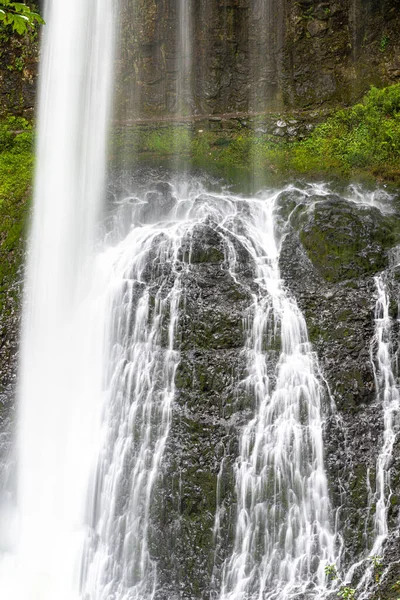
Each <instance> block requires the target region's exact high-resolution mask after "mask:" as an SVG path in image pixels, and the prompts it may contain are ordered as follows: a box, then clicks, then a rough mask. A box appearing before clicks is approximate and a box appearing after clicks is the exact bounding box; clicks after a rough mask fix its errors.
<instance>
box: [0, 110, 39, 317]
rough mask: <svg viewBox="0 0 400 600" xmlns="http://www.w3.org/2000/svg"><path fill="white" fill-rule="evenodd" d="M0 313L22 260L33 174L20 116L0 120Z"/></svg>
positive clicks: (29, 137) (29, 139) (27, 131)
mask: <svg viewBox="0 0 400 600" xmlns="http://www.w3.org/2000/svg"><path fill="white" fill-rule="evenodd" d="M0 142H1V148H2V151H1V152H0V312H2V311H3V309H4V308H5V298H6V296H7V294H8V293H9V290H10V288H11V287H12V284H13V283H14V281H15V278H16V274H17V271H18V269H19V267H20V265H21V262H22V255H23V252H22V244H21V240H22V239H23V237H24V232H25V228H26V225H27V217H28V212H29V190H30V185H31V181H32V176H33V164H34V158H33V133H32V129H31V126H30V125H29V123H28V122H27V121H25V120H24V119H16V118H14V117H12V118H9V119H7V120H6V121H3V122H1V123H0Z"/></svg>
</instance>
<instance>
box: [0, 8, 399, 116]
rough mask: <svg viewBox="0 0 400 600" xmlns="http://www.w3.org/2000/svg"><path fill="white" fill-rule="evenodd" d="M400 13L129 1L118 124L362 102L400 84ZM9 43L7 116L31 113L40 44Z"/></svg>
mask: <svg viewBox="0 0 400 600" xmlns="http://www.w3.org/2000/svg"><path fill="white" fill-rule="evenodd" d="M399 15H400V1H399V0H382V2H379V3H377V2H374V1H373V0H326V1H325V2H318V1H316V0H302V1H300V2H297V1H296V2H295V1H294V0H201V1H198V0H185V2H183V0H123V2H122V3H121V6H120V11H119V19H120V23H119V29H120V42H121V45H120V47H121V51H120V54H119V56H118V58H117V72H118V75H117V82H116V88H117V103H116V106H117V110H116V113H117V117H118V118H120V119H122V120H126V119H131V118H136V117H138V116H139V115H140V116H143V115H149V116H157V115H166V114H171V113H176V112H177V111H178V112H179V113H180V114H181V115H187V116H189V115H191V114H213V113H215V114H218V113H227V112H237V111H240V112H247V111H255V112H259V111H264V110H271V109H276V110H279V111H282V110H285V109H289V110H290V109H292V108H303V107H308V108H309V107H319V106H321V105H334V104H338V103H348V102H351V101H354V100H355V99H358V98H360V97H361V96H362V94H363V93H364V92H365V91H366V90H368V88H369V86H370V84H375V85H378V86H379V85H387V84H390V83H393V82H395V81H398V80H399V78H400V59H399V56H400V47H399V44H400V40H399V35H398V31H399V29H400V16H399ZM1 36H2V38H1V45H2V48H1V51H0V82H1V90H0V113H4V112H6V111H11V112H19V113H21V112H26V111H31V110H32V108H33V106H34V97H35V85H36V77H37V56H38V45H37V44H36V42H35V41H34V42H33V43H32V42H30V41H28V40H26V39H22V38H19V37H18V36H10V35H9V34H7V33H4V32H3V33H2V34H1ZM182 72H183V75H182ZM182 79H183V80H182ZM178 97H179V98H180V100H179V101H178Z"/></svg>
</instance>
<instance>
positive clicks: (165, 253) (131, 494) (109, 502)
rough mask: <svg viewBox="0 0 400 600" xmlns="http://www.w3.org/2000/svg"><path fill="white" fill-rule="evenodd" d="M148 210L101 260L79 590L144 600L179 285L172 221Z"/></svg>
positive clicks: (148, 592) (152, 580)
mask: <svg viewBox="0 0 400 600" xmlns="http://www.w3.org/2000/svg"><path fill="white" fill-rule="evenodd" d="M148 198H152V199H153V200H154V199H155V198H154V194H153V195H152V194H151V193H149V195H148ZM155 209H156V206H154V204H153V205H152V206H150V205H148V204H146V201H145V202H144V203H143V204H142V203H140V202H139V203H138V204H137V205H136V206H135V208H134V210H133V214H132V218H133V221H134V222H135V221H137V220H138V219H139V220H140V221H141V222H142V223H143V221H145V222H146V221H147V223H148V221H149V220H150V223H148V224H147V225H143V226H141V227H134V228H133V229H132V231H131V232H130V233H129V234H128V236H127V237H126V238H125V239H124V240H122V241H121V242H120V243H119V244H117V245H116V246H114V247H111V248H110V249H109V250H108V251H107V252H105V254H104V256H103V258H102V259H101V260H102V262H104V263H105V264H106V265H108V273H109V274H108V277H107V280H108V290H109V292H108V296H109V304H108V308H107V310H106V315H109V319H110V323H109V339H108V355H109V357H110V358H109V365H108V369H107V377H106V390H107V391H106V400H105V415H104V418H103V435H102V439H103V443H102V448H101V452H100V457H99V461H98V474H97V481H96V484H95V495H94V498H93V505H92V507H91V511H90V512H91V514H92V515H93V523H92V526H93V530H92V535H91V537H90V541H89V544H88V551H87V557H86V569H85V571H86V572H85V576H84V579H85V584H84V595H83V596H84V597H88V598H91V599H96V600H100V599H104V600H107V599H108V598H110V597H113V598H114V597H115V598H118V599H125V598H126V599H128V598H129V599H131V598H150V597H152V595H153V594H154V591H155V586H156V565H155V564H154V562H153V561H152V559H151V557H150V553H149V548H148V536H149V529H150V527H151V524H150V515H151V511H152V502H153V496H154V486H155V484H156V483H157V476H158V472H159V467H160V463H161V460H162V457H163V453H164V448H165V445H166V442H167V437H168V432H169V427H170V421H171V405H172V401H173V397H174V386H175V384H174V381H175V371H176V367H177V364H178V356H179V355H178V353H177V352H176V350H175V326H176V322H177V318H178V307H179V302H180V295H181V285H180V274H179V273H178V272H174V265H175V264H176V263H177V253H178V250H179V239H180V236H179V225H177V226H175V227H173V226H171V227H168V226H165V227H162V226H160V225H159V224H158V223H157V224H154V223H152V219H151V217H150V215H154V211H155ZM152 262H153V263H156V267H155V268H154V270H152V269H151V267H150V265H151V263H152ZM171 265H172V273H171V272H170V271H171ZM171 277H172V278H173V283H172V285H170V280H171ZM155 286H156V287H157V290H156V291H155V290H154V288H155ZM106 318H107V317H106Z"/></svg>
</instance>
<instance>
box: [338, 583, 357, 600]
mask: <svg viewBox="0 0 400 600" xmlns="http://www.w3.org/2000/svg"><path fill="white" fill-rule="evenodd" d="M355 595H356V590H355V589H354V588H351V587H348V586H347V585H343V586H342V587H341V588H340V590H339V591H338V596H340V597H341V598H343V600H354V598H355Z"/></svg>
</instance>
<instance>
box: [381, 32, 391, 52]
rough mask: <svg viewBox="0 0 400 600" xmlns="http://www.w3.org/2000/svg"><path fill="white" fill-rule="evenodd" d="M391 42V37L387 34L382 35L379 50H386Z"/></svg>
mask: <svg viewBox="0 0 400 600" xmlns="http://www.w3.org/2000/svg"><path fill="white" fill-rule="evenodd" d="M389 42H390V39H389V38H388V36H387V35H384V36H383V37H382V39H381V42H380V44H379V50H380V51H381V52H385V50H386V48H387V47H388V45H389Z"/></svg>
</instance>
